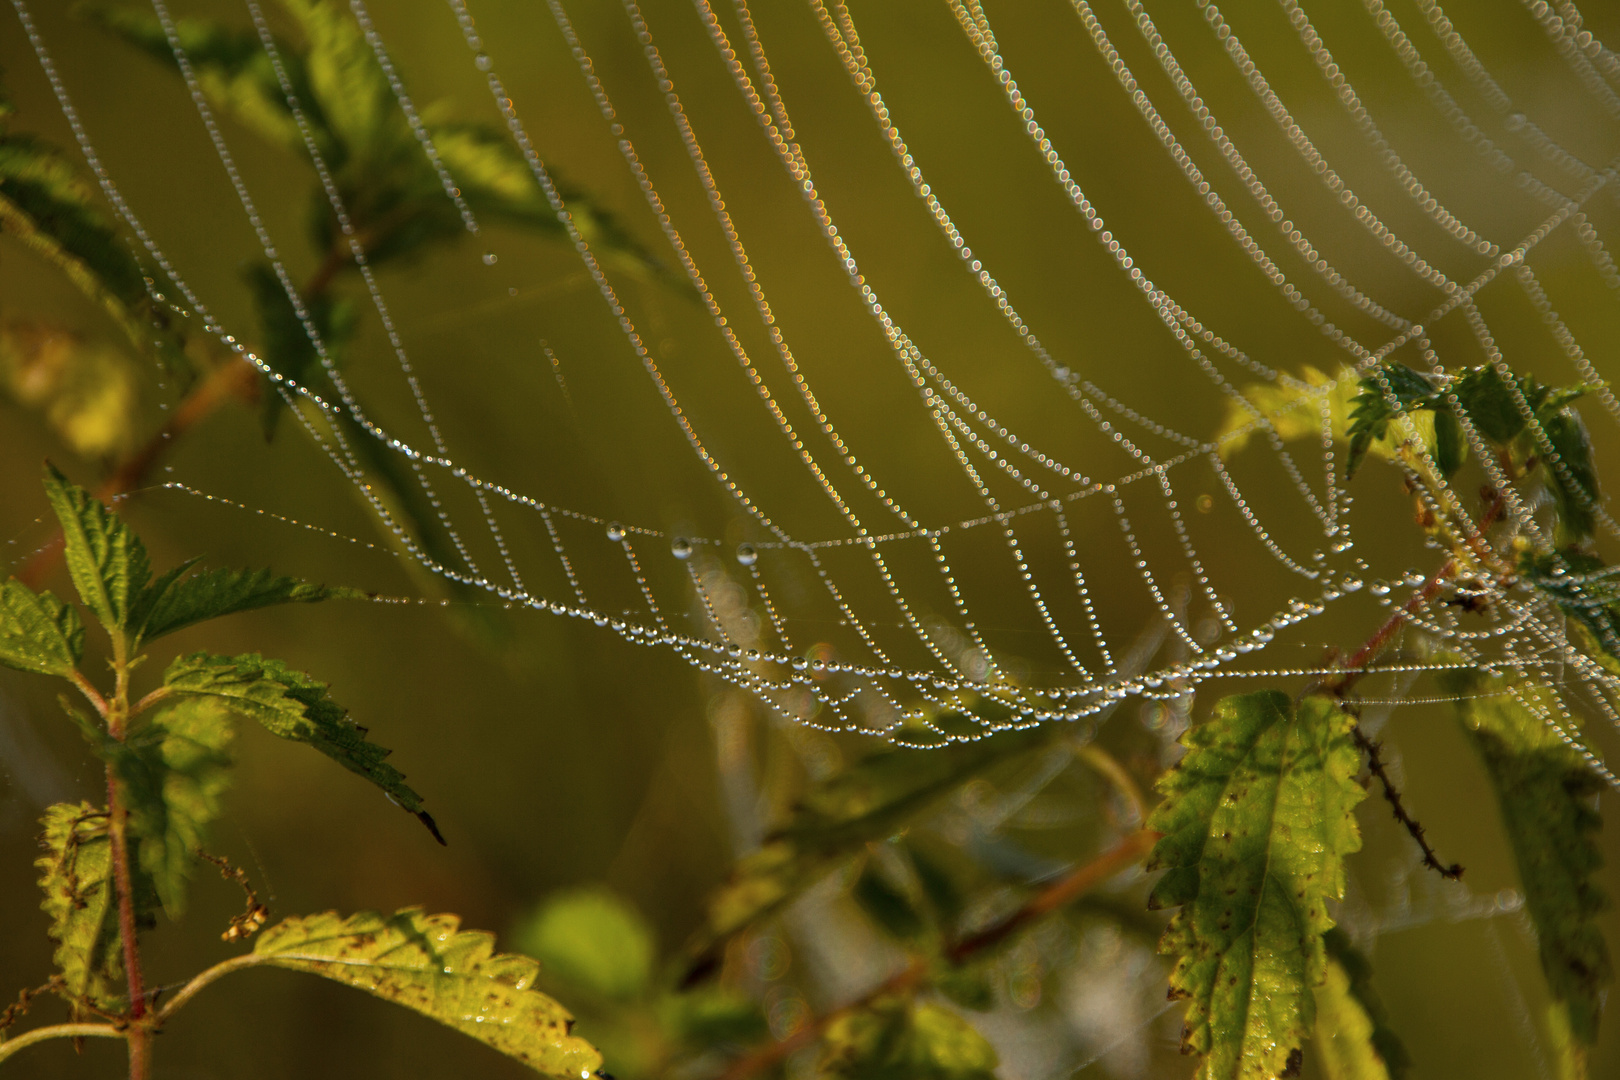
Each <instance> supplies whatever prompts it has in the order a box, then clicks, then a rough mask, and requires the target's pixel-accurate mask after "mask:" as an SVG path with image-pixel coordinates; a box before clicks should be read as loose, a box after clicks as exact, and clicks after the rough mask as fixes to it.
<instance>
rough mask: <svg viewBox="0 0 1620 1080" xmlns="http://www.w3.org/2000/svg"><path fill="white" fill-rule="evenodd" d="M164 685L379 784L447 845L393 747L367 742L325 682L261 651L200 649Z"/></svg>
mask: <svg viewBox="0 0 1620 1080" xmlns="http://www.w3.org/2000/svg"><path fill="white" fill-rule="evenodd" d="M163 684H164V685H165V686H167V687H169V689H171V690H173V691H175V692H177V693H182V694H205V695H210V696H213V697H218V698H223V699H224V700H225V701H227V702H228V703H229V705H230V708H231V710H232V711H233V712H235V713H237V714H239V715H241V716H245V717H247V718H248V719H250V720H256V721H258V722H259V723H260V724H262V725H264V727H265V728H266V729H267V730H268V731H269V732H270V733H271V734H273V735H279V736H280V737H281V738H283V739H291V740H293V741H295V742H302V743H308V744H309V745H310V746H313V747H314V748H315V749H317V750H319V751H320V752H321V753H323V754H325V755H326V756H327V757H329V758H331V759H332V760H334V761H336V762H338V763H339V764H340V765H342V766H344V767H345V768H347V769H349V770H350V771H352V772H356V773H359V774H360V775H361V776H363V777H365V778H366V779H367V780H370V781H371V782H372V783H373V784H376V785H377V786H378V787H379V788H381V789H382V790H383V792H384V793H385V794H386V795H387V796H388V797H389V798H390V799H391V800H393V801H394V802H395V803H397V804H398V805H400V806H402V807H404V808H405V809H406V810H407V811H409V812H410V813H412V814H414V815H416V817H417V818H418V819H419V820H420V821H421V822H422V824H424V825H426V826H427V827H428V831H430V832H431V833H433V836H434V839H436V840H438V841H439V843H441V844H442V843H444V837H442V836H440V835H439V828H438V826H437V825H435V824H434V821H433V818H432V817H431V816H430V815H429V814H428V812H427V811H426V810H424V809H422V797H421V796H420V795H418V794H417V793H416V792H415V791H412V790H411V789H410V788H409V787H407V786H406V784H405V776H404V774H403V773H401V772H400V771H399V770H398V769H396V768H394V767H393V766H392V765H389V764H388V763H387V762H386V761H385V760H383V759H384V758H386V757H387V756H388V754H389V751H388V750H385V749H384V748H383V747H380V746H378V745H377V744H376V743H373V742H368V741H367V740H366V729H365V728H363V727H361V726H360V725H359V724H356V723H355V722H354V721H353V720H351V719H350V718H349V714H348V710H347V709H345V708H343V707H342V706H341V705H339V704H337V703H336V702H334V701H333V700H332V699H331V698H329V697H327V696H326V684H325V683H323V682H319V681H318V680H316V679H312V678H310V677H309V676H308V675H305V674H304V673H303V672H301V671H294V670H293V669H291V668H289V667H288V666H287V665H286V664H283V663H282V662H281V661H279V660H267V659H265V658H264V657H262V656H260V655H259V654H258V653H246V654H244V655H242V656H216V655H213V654H211V653H204V652H199V653H192V654H191V655H189V656H180V657H176V658H175V660H174V662H173V663H172V664H170V665H169V669H168V670H167V671H166V672H164V673H163Z"/></svg>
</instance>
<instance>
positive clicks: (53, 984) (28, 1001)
mask: <svg viewBox="0 0 1620 1080" xmlns="http://www.w3.org/2000/svg"><path fill="white" fill-rule="evenodd" d="M61 985H62V976H60V975H52V976H51V977H50V978H49V979H47V980H46V981H45V982H43V983H41V984H40V985H39V986H36V987H34V988H33V989H31V990H30V989H27V988H24V989H22V990H19V991H17V1000H16V1001H15V1002H13V1003H12V1004H10V1005H7V1006H6V1007H5V1008H4V1009H0V1031H5V1030H6V1029H7V1028H9V1027H11V1025H12V1024H15V1023H16V1022H17V1021H18V1020H21V1019H22V1018H23V1015H24V1014H25V1013H27V1012H28V1009H29V1007H30V1006H31V1005H33V1003H34V999H35V998H37V997H39V995H41V994H47V993H50V992H51V991H53V990H56V989H58V988H60V987H61Z"/></svg>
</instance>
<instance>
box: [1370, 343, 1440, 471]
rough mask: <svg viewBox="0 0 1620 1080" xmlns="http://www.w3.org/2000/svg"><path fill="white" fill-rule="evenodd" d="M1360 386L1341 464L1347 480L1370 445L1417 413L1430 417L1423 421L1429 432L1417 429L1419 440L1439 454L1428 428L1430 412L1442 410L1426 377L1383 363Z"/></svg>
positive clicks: (1385, 436)
mask: <svg viewBox="0 0 1620 1080" xmlns="http://www.w3.org/2000/svg"><path fill="white" fill-rule="evenodd" d="M1360 385H1361V392H1360V393H1358V394H1357V395H1356V399H1355V402H1354V406H1353V408H1352V410H1351V413H1350V429H1349V433H1348V434H1349V439H1350V452H1349V457H1348V459H1347V461H1346V462H1345V476H1346V477H1347V478H1348V477H1352V476H1354V475H1355V474H1356V470H1357V469H1359V468H1360V467H1361V463H1362V461H1363V460H1365V458H1366V456H1367V452H1368V451H1369V450H1371V449H1372V447H1373V445H1374V443H1377V442H1382V441H1384V440H1386V439H1388V438H1389V426H1390V424H1391V423H1393V422H1395V421H1396V420H1397V418H1399V417H1402V416H1406V415H1408V414H1410V413H1413V412H1415V411H1417V410H1424V411H1426V412H1428V413H1429V414H1430V415H1429V416H1428V417H1426V418H1425V419H1427V420H1428V422H1429V425H1430V426H1429V430H1427V431H1423V430H1422V428H1421V426H1420V428H1419V432H1420V434H1421V435H1423V436H1425V438H1424V440H1423V441H1424V443H1425V445H1426V446H1427V447H1428V448H1429V450H1430V452H1431V453H1434V454H1436V456H1438V455H1439V449H1438V447H1437V446H1436V443H1437V442H1438V438H1437V436H1436V434H1435V432H1434V430H1433V427H1432V425H1433V420H1434V416H1433V413H1434V411H1435V410H1436V409H1442V410H1443V409H1445V406H1444V405H1443V404H1439V403H1437V402H1436V400H1435V389H1434V384H1433V383H1432V382H1431V381H1430V380H1429V378H1428V376H1426V375H1423V374H1421V373H1419V372H1416V371H1413V370H1412V369H1411V368H1409V367H1407V366H1406V365H1405V364H1396V363H1385V364H1383V365H1381V366H1380V368H1379V369H1378V373H1377V374H1374V375H1368V376H1366V377H1365V378H1363V379H1362V380H1361V384H1360ZM1392 398H1393V400H1391V399H1392ZM1413 419H1414V420H1415V419H1417V418H1416V417H1413ZM1459 463H1460V459H1459Z"/></svg>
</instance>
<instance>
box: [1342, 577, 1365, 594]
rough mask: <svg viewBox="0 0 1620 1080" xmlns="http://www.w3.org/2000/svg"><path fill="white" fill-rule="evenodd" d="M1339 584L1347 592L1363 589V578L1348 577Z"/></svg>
mask: <svg viewBox="0 0 1620 1080" xmlns="http://www.w3.org/2000/svg"><path fill="white" fill-rule="evenodd" d="M1339 585H1340V586H1341V587H1342V588H1343V589H1344V591H1345V592H1360V591H1361V579H1360V578H1358V577H1347V578H1345V579H1344V580H1343V581H1341V582H1339Z"/></svg>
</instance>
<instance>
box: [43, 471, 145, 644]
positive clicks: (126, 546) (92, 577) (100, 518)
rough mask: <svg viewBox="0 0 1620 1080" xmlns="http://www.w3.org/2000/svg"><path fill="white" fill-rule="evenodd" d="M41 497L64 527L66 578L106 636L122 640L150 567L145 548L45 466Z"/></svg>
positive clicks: (102, 509) (90, 497) (97, 503)
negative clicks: (69, 580) (117, 637)
mask: <svg viewBox="0 0 1620 1080" xmlns="http://www.w3.org/2000/svg"><path fill="white" fill-rule="evenodd" d="M45 494H46V496H47V497H49V499H50V501H51V509H52V510H54V511H56V517H57V520H59V521H60V522H61V523H62V538H63V540H64V542H65V549H64V553H65V555H66V559H67V567H68V574H69V576H71V577H72V578H73V586H74V588H76V589H78V591H79V598H80V599H81V600H83V601H84V604H85V606H86V607H88V608H89V609H90V610H91V611H93V612H94V613H95V615H96V618H98V619H100V620H101V623H102V625H103V626H105V627H106V628H107V631H108V633H111V634H114V635H117V634H121V633H122V632H123V631H124V629H125V627H126V626H127V625H128V623H129V615H130V611H131V609H132V607H133V606H134V604H135V602H136V600H137V598H139V596H140V595H141V592H142V590H144V589H145V588H146V583H147V581H148V580H150V579H151V576H152V567H151V564H150V563H149V562H148V561H147V557H146V545H145V544H142V543H141V541H140V538H139V537H138V536H136V535H135V533H134V532H133V531H132V530H131V529H130V527H129V526H128V525H125V524H124V523H123V522H122V521H121V520H119V518H118V515H116V514H114V513H113V512H112V511H111V510H108V509H107V508H106V507H105V506H103V505H102V504H101V501H100V500H99V499H97V498H95V497H94V496H93V495H91V494H90V493H89V492H88V491H85V490H84V489H83V488H81V487H79V486H78V485H77V484H74V483H73V482H72V481H70V480H69V479H68V478H67V477H65V476H63V475H62V474H61V473H60V472H58V471H57V469H56V466H54V465H51V464H50V463H48V462H47V463H46V465H45Z"/></svg>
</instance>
